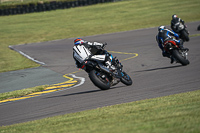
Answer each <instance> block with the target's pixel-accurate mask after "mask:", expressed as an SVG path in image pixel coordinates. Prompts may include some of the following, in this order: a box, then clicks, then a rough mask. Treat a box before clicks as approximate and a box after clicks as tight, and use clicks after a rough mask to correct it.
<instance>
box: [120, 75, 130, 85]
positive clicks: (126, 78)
mask: <svg viewBox="0 0 200 133" xmlns="http://www.w3.org/2000/svg"><path fill="white" fill-rule="evenodd" d="M120 81H121V82H122V83H123V84H125V85H132V79H131V77H130V76H129V75H128V74H127V73H125V72H122V78H121V79H120Z"/></svg>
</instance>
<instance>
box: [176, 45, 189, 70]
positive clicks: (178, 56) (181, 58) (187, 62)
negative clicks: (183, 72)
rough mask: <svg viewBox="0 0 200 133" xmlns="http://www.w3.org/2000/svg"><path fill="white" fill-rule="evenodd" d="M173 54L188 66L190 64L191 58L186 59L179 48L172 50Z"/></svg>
mask: <svg viewBox="0 0 200 133" xmlns="http://www.w3.org/2000/svg"><path fill="white" fill-rule="evenodd" d="M172 56H173V57H174V58H175V59H176V60H177V61H178V62H180V63H181V64H182V65H183V66H186V65H188V64H190V62H189V60H188V59H186V58H185V57H184V56H182V54H181V53H180V52H179V51H178V50H177V49H174V50H173V51H172Z"/></svg>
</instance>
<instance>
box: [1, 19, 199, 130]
mask: <svg viewBox="0 0 200 133" xmlns="http://www.w3.org/2000/svg"><path fill="white" fill-rule="evenodd" d="M199 24H200V22H191V23H187V25H188V30H189V31H190V35H194V34H200V31H197V27H198V25H199ZM156 34H157V27H155V28H148V29H141V30H133V31H127V32H119V33H112V34H104V35H95V36H88V37H82V38H83V39H84V40H87V41H98V42H107V43H108V45H107V47H106V49H107V50H108V51H115V53H112V54H113V56H117V58H118V59H119V60H121V61H122V64H123V65H124V70H125V71H126V72H127V73H128V74H129V75H130V76H131V78H132V80H133V85H132V86H125V85H123V84H122V83H119V84H118V85H116V86H114V87H113V88H112V89H110V90H107V91H101V90H99V89H98V88H97V87H95V86H94V85H93V84H92V82H91V81H90V80H89V78H88V76H87V73H86V72H84V71H78V69H77V68H76V67H75V64H74V60H73V58H72V47H73V40H74V38H70V39H63V40H55V41H49V42H41V43H33V44H25V45H17V46H13V48H14V49H15V50H18V51H22V52H23V53H25V54H26V55H29V56H30V57H32V58H34V59H35V60H37V61H40V62H44V63H45V65H43V66H42V67H39V68H33V69H44V71H45V70H46V69H47V71H48V70H49V72H51V73H52V74H53V75H51V76H50V77H54V74H55V82H57V81H60V80H57V78H59V77H61V75H64V74H69V73H73V72H74V74H75V75H76V76H78V77H83V78H85V82H84V84H82V85H80V86H77V87H72V88H70V89H66V90H63V91H59V92H55V93H50V94H46V95H41V96H38V97H33V98H29V99H25V100H20V101H15V102H10V103H6V104H0V125H1V126H2V125H11V124H15V123H21V122H26V121H31V120H36V119H41V118H45V117H51V116H55V115H61V114H66V113H73V112H78V111H83V110H88V109H95V108H98V107H104V106H109V105H115V104H121V103H127V102H132V101H138V100H142V99H149V98H155V97H161V96H167V95H172V94H177V93H182V92H188V91H194V90H199V89H200V68H199V65H200V53H199V51H200V46H199V41H200V36H194V37H191V38H190V41H189V42H185V43H184V46H185V47H188V48H189V49H190V51H189V57H188V58H189V60H190V64H189V65H188V66H181V65H180V64H170V60H169V59H168V58H164V57H162V55H161V51H160V49H159V48H158V46H157V43H156V40H155V36H156ZM117 52H119V53H117ZM125 53H137V54H138V56H137V57H134V58H130V57H132V56H133V55H132V54H125ZM125 59H127V60H125ZM30 70H32V69H30ZM24 71H25V70H24ZM19 72H20V71H19ZM3 74H5V73H3ZM19 75H20V74H19ZM35 75H36V77H37V75H39V73H38V74H37V73H35ZM40 76H43V77H37V78H38V79H42V78H46V79H48V78H49V75H48V72H47V73H46V75H45V74H44V75H43V74H41V75H40ZM11 77H12V76H11ZM27 77H28V76H27ZM7 79H8V81H11V80H10V79H9V78H7ZM19 79H20V78H19ZM49 80H50V79H49ZM61 80H62V77H61ZM4 82H6V80H4ZM60 82H62V81H60ZM0 83H2V82H0ZM24 84H27V83H26V82H24ZM15 85H16V86H18V84H17V83H15ZM21 88H23V87H21Z"/></svg>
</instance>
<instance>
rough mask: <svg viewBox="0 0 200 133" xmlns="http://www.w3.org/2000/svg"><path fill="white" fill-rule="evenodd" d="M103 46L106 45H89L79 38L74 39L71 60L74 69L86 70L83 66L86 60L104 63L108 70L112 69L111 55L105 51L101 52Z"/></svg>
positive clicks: (97, 43)
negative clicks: (72, 60)
mask: <svg viewBox="0 0 200 133" xmlns="http://www.w3.org/2000/svg"><path fill="white" fill-rule="evenodd" d="M105 45H107V43H104V44H103V43H99V42H93V43H91V42H87V41H84V40H83V39H81V38H77V39H75V40H74V46H73V58H74V60H75V63H76V67H77V68H82V69H86V67H85V64H86V63H87V60H88V59H94V60H98V61H100V62H102V63H104V64H105V66H106V67H107V68H108V69H110V70H112V69H114V67H113V66H112V57H111V55H110V54H109V53H108V52H107V51H106V50H103V49H104V47H105Z"/></svg>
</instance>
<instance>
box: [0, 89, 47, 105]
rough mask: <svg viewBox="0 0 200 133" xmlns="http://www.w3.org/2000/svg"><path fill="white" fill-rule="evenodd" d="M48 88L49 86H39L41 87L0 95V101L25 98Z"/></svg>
mask: <svg viewBox="0 0 200 133" xmlns="http://www.w3.org/2000/svg"><path fill="white" fill-rule="evenodd" d="M48 86H49V85H41V86H36V87H32V88H27V89H22V90H16V91H11V92H5V93H0V101H2V100H5V99H9V98H16V97H21V96H25V95H28V94H31V93H34V92H40V91H43V90H44V89H45V88H47V87H48Z"/></svg>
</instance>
